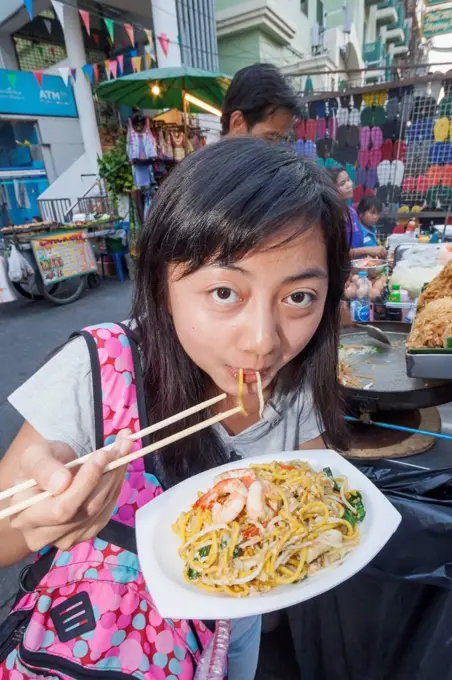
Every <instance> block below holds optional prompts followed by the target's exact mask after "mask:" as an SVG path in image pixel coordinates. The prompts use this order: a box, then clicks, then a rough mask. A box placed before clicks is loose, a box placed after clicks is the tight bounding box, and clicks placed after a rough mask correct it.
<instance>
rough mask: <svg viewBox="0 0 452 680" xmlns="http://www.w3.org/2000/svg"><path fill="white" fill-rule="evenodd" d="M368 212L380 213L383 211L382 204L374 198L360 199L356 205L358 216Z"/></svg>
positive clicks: (365, 197)
mask: <svg viewBox="0 0 452 680" xmlns="http://www.w3.org/2000/svg"><path fill="white" fill-rule="evenodd" d="M368 210H369V211H370V212H377V213H381V211H382V210H383V204H382V202H381V201H380V200H379V199H378V198H376V197H375V196H364V198H363V199H361V201H360V202H359V205H358V215H362V214H363V213H365V212H367V211H368Z"/></svg>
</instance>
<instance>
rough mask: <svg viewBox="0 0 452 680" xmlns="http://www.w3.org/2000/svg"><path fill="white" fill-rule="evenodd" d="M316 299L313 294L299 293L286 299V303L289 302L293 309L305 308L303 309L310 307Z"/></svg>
mask: <svg viewBox="0 0 452 680" xmlns="http://www.w3.org/2000/svg"><path fill="white" fill-rule="evenodd" d="M313 299H314V296H313V294H312V293H302V292H301V291H300V292H297V293H292V294H291V295H289V296H288V297H286V299H285V302H287V304H288V305H290V306H291V307H298V308H300V309H301V308H303V307H308V306H309V305H310V304H311V303H312V301H313Z"/></svg>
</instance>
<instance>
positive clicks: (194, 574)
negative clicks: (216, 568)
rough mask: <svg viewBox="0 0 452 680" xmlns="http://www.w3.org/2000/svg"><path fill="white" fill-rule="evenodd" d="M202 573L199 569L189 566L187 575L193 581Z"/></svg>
mask: <svg viewBox="0 0 452 680" xmlns="http://www.w3.org/2000/svg"><path fill="white" fill-rule="evenodd" d="M200 575H201V574H200V573H199V571H195V570H194V569H192V568H191V567H189V568H188V571H187V576H188V578H189V579H190V581H193V580H194V579H195V578H198V577H199V576H200Z"/></svg>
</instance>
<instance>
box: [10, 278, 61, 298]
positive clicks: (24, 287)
mask: <svg viewBox="0 0 452 680" xmlns="http://www.w3.org/2000/svg"><path fill="white" fill-rule="evenodd" d="M12 284H13V286H14V288H15V289H16V290H17V292H18V293H20V295H22V297H24V298H26V299H27V300H43V299H44V296H43V295H42V294H41V293H40V292H39V291H40V287H39V286H38V285H37V284H36V283H33V284H28V283H18V282H16V281H12ZM57 287H58V284H55V285H54V286H51V288H50V291H49V292H50V293H51V294H52V293H54V292H55V291H56V289H57Z"/></svg>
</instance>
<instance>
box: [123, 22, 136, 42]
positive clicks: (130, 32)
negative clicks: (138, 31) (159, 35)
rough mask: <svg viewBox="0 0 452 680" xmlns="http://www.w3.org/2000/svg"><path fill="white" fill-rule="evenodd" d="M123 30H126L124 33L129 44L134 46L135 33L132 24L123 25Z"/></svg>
mask: <svg viewBox="0 0 452 680" xmlns="http://www.w3.org/2000/svg"><path fill="white" fill-rule="evenodd" d="M124 28H125V29H126V33H127V35H128V36H129V40H130V42H131V43H132V45H135V31H134V28H133V26H132V24H124Z"/></svg>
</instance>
